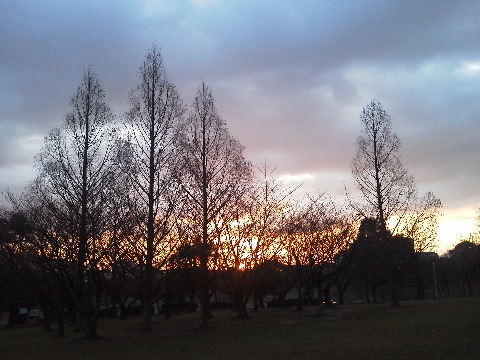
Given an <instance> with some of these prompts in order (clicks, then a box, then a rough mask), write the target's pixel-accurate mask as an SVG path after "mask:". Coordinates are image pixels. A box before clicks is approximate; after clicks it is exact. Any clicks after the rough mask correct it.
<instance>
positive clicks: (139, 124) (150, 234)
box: [126, 45, 185, 331]
mask: <svg viewBox="0 0 480 360" xmlns="http://www.w3.org/2000/svg"><path fill="white" fill-rule="evenodd" d="M184 112H185V108H184V106H183V104H182V101H181V99H180V97H179V95H178V92H177V90H176V88H175V86H174V85H173V84H172V83H171V82H170V81H169V80H168V79H167V76H166V74H165V69H164V65H163V60H162V56H161V54H160V51H159V50H158V49H157V47H156V46H155V45H153V46H152V48H151V49H150V50H149V51H148V53H147V55H146V56H145V60H144V62H143V64H142V66H141V67H140V84H139V85H138V86H137V87H136V88H135V89H134V90H133V91H132V93H131V95H130V109H129V111H128V112H127V114H126V119H127V121H128V130H129V137H130V141H131V143H132V146H131V159H132V160H131V162H130V163H129V164H128V165H129V168H128V169H127V170H126V171H127V172H128V173H129V174H131V176H132V178H133V180H134V181H133V183H134V184H135V186H134V188H133V190H134V191H136V196H137V197H138V199H139V213H138V228H139V234H140V236H141V238H139V239H138V242H139V244H138V245H140V246H141V247H142V248H143V249H142V250H141V253H142V254H143V257H144V261H142V263H143V264H144V276H145V279H144V282H143V307H144V310H143V322H142V330H147V331H150V330H151V329H152V323H151V316H152V314H151V303H152V283H153V277H154V267H153V264H154V261H155V259H156V256H161V259H164V260H166V259H167V258H168V256H169V253H170V251H171V247H170V246H169V244H167V243H168V242H169V241H170V240H172V238H171V237H169V233H170V229H171V227H172V226H173V225H172V217H173V215H174V213H175V205H176V200H177V197H176V195H177V194H178V188H176V184H177V182H175V181H173V178H172V171H171V170H172V166H171V164H172V161H174V158H173V157H172V154H173V136H174V129H175V127H176V125H177V123H178V121H179V120H180V119H181V118H182V116H183V114H184ZM142 238H143V239H144V242H145V243H144V244H143V243H141V241H142V240H141V239H142ZM160 251H162V252H161V253H160Z"/></svg>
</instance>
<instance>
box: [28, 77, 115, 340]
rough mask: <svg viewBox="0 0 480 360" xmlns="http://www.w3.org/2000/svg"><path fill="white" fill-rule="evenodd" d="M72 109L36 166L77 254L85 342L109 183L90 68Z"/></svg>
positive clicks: (102, 110) (93, 312) (105, 112)
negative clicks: (89, 278) (89, 282)
mask: <svg viewBox="0 0 480 360" xmlns="http://www.w3.org/2000/svg"><path fill="white" fill-rule="evenodd" d="M71 107H72V108H71V111H70V112H69V113H68V114H67V116H66V118H65V122H64V124H63V126H62V127H59V128H55V129H53V130H52V131H51V132H50V133H49V135H48V136H47V137H46V138H45V143H44V146H43V148H42V150H41V152H40V154H39V155H38V157H37V162H38V167H39V170H40V178H41V181H42V184H43V185H44V186H45V192H46V193H47V194H49V196H51V203H52V206H53V205H54V206H55V207H56V208H57V209H59V211H60V210H61V211H63V212H64V221H65V222H67V221H70V222H72V223H71V224H70V225H68V226H70V229H71V230H72V233H71V234H70V236H71V239H70V241H73V243H72V244H71V245H72V247H73V248H74V249H76V259H75V267H76V270H75V273H76V281H75V286H74V288H73V290H74V292H75V304H76V306H77V310H78V311H79V312H80V314H81V315H82V316H83V318H84V321H85V323H86V327H87V328H86V330H87V331H86V337H89V338H94V337H96V336H97V335H96V326H97V318H96V316H97V310H98V309H96V308H95V307H92V306H91V304H90V298H91V296H92V294H90V293H86V292H85V281H86V279H85V276H86V272H87V271H89V272H90V273H91V274H94V273H95V270H96V268H95V267H96V266H97V265H98V259H95V260H94V259H93V258H92V257H90V258H89V257H88V256H89V254H91V255H95V252H93V253H92V252H91V251H89V250H92V249H89V246H90V245H91V246H93V247H94V246H95V242H96V241H99V240H100V239H101V231H102V229H101V226H100V225H101V219H102V216H103V215H104V210H103V206H104V201H105V200H106V198H105V196H104V193H105V190H106V189H108V188H109V187H110V185H111V182H112V181H113V176H112V172H111V168H110V160H111V151H110V146H109V144H108V139H111V138H112V137H111V136H110V135H111V134H110V131H111V126H109V125H110V124H111V122H112V120H113V116H112V113H111V111H110V109H109V107H108V106H107V105H106V103H105V93H104V91H103V88H102V87H101V85H100V83H99V81H98V79H97V77H96V75H95V73H94V72H93V71H92V69H91V68H88V69H87V70H85V73H84V76H83V80H82V83H81V85H80V86H79V87H78V89H77V92H76V94H75V95H74V96H73V97H72V100H71ZM65 225H66V224H65ZM66 226H67V225H66ZM96 296H98V293H97V294H96Z"/></svg>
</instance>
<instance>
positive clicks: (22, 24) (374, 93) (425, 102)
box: [0, 0, 480, 249]
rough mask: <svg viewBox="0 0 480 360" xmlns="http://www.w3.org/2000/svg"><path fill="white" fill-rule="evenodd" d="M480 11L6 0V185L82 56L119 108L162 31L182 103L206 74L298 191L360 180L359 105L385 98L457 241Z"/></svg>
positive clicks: (0, 93) (61, 105) (60, 114)
mask: <svg viewBox="0 0 480 360" xmlns="http://www.w3.org/2000/svg"><path fill="white" fill-rule="evenodd" d="M479 19H480V2H478V1H463V0H461V1H453V0H452V1H407V0H403V1H387V0H378V1H358V0H354V1H353V0H352V1H313V0H312V1H290V0H285V1H260V0H259V1H253V0H252V1H247V0H244V1H240V0H239V1H233V0H231V1H227V0H191V1H188V0H185V1H173V0H171V1H169V0H150V1H140V0H139V1H133V0H132V1H126V0H125V1H121V0H115V1H114V0H111V1H108V0H103V1H96V0H83V1H73V0H72V1H65V0H56V1H54V0H46V1H36V0H30V1H29V0H24V1H20V0H2V1H1V3H0V190H5V189H6V188H10V189H12V190H14V191H18V190H20V189H21V188H22V187H23V186H25V185H26V184H27V183H28V181H30V180H32V179H33V177H34V174H35V173H34V170H33V164H34V161H33V160H34V156H35V154H37V153H38V151H39V150H40V147H41V145H42V143H43V137H44V136H45V135H46V134H47V132H48V130H49V129H50V128H52V127H54V126H56V125H58V124H60V123H61V122H62V121H63V118H64V116H65V114H66V113H67V111H68V110H69V100H70V98H71V96H72V95H73V94H74V92H75V90H76V88H77V86H78V85H79V84H80V81H81V78H82V75H83V70H84V68H85V67H86V66H88V65H91V66H92V67H93V69H94V70H95V72H96V73H97V75H98V77H99V79H100V82H101V83H102V85H103V87H104V89H105V91H106V94H107V102H108V103H109V105H110V107H111V108H112V109H113V111H114V112H115V114H116V115H118V116H121V114H122V113H123V112H124V111H125V110H126V108H127V104H128V102H127V99H128V94H129V91H130V90H131V89H132V88H133V87H134V86H135V85H136V84H137V82H138V68H139V66H140V65H141V62H142V60H143V57H144V56H145V53H146V51H147V49H148V48H149V47H150V46H151V45H152V43H153V42H156V43H157V44H158V46H159V47H161V52H162V55H163V58H164V63H165V67H166V71H167V74H168V77H169V78H170V80H171V81H172V82H173V83H174V84H175V85H176V86H177V88H178V89H179V92H180V94H181V96H182V97H183V99H184V101H185V103H186V104H190V103H191V102H192V100H193V97H194V94H195V92H196V90H197V88H198V86H199V84H200V82H201V81H202V80H205V82H206V83H207V84H209V85H211V87H212V90H213V94H214V97H215V99H216V102H217V107H218V110H219V112H220V114H221V115H222V116H223V117H224V118H225V120H226V121H227V123H228V126H229V129H230V132H231V133H232V134H233V136H235V137H236V138H238V139H239V140H240V142H241V143H242V144H243V145H244V146H245V148H246V151H245V155H246V157H247V158H248V159H250V160H251V161H253V162H254V163H255V162H261V161H263V160H267V161H268V162H269V163H271V164H273V165H274V166H275V167H276V168H277V173H278V174H284V175H288V177H287V178H286V179H287V180H289V181H295V180H301V181H303V182H304V188H306V189H314V188H317V189H322V190H329V191H330V192H332V193H340V192H341V191H342V188H343V187H344V186H347V187H349V188H350V187H353V186H354V185H353V183H352V179H351V174H350V162H351V159H352V158H353V156H354V154H355V141H356V139H357V137H358V136H359V135H360V129H361V127H360V120H359V114H360V112H361V110H362V108H363V107H364V106H365V105H366V104H367V103H368V102H369V101H370V100H372V99H375V100H377V101H380V102H381V103H382V105H383V107H384V109H385V110H386V111H387V113H389V114H390V116H391V118H392V123H393V130H394V132H396V133H397V134H398V136H399V137H400V139H401V141H402V149H401V156H402V161H403V164H404V166H405V167H406V168H407V169H408V170H409V171H410V173H411V174H412V175H413V176H414V177H415V179H416V182H417V184H418V187H419V190H420V192H426V191H432V192H433V193H434V194H435V195H436V197H437V198H440V199H441V200H442V202H443V204H444V216H443V217H442V219H441V225H440V240H441V244H442V247H441V248H442V249H445V248H447V247H451V245H452V244H455V243H456V241H457V240H458V238H459V237H460V236H462V235H466V234H468V233H469V232H471V231H473V230H474V229H475V208H476V207H478V206H480V190H479V187H478V184H479V179H480V161H479V160H480V21H479Z"/></svg>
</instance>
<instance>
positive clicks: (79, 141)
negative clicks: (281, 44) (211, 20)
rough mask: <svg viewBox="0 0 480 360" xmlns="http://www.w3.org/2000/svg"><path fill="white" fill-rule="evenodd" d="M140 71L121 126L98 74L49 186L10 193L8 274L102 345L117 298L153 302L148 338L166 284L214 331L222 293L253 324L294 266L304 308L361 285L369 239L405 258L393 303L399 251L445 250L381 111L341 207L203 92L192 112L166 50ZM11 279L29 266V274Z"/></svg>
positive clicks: (48, 176)
mask: <svg viewBox="0 0 480 360" xmlns="http://www.w3.org/2000/svg"><path fill="white" fill-rule="evenodd" d="M139 74H140V81H139V85H138V86H137V87H135V88H134V89H133V90H132V91H131V93H130V98H129V109H128V111H127V112H126V113H125V114H124V115H123V116H122V117H121V121H120V122H119V121H117V120H116V118H115V117H114V116H113V114H112V112H111V110H110V108H109V107H108V106H107V104H106V103H105V94H104V91H103V89H102V87H101V85H100V83H99V81H98V79H97V76H96V75H95V74H94V72H93V71H92V69H91V68H88V69H87V70H86V71H85V73H84V77H83V80H82V83H81V85H80V86H79V88H78V89H77V91H76V93H75V95H74V96H73V98H72V100H71V110H70V112H69V113H68V114H67V116H66V117H65V121H64V123H63V125H62V126H61V127H58V128H54V129H53V130H52V131H50V133H49V134H48V136H47V137H46V138H45V143H44V146H43V148H42V150H41V152H40V154H39V155H38V156H37V157H36V166H37V169H38V177H37V178H36V179H35V180H34V181H33V182H32V183H31V185H30V186H29V187H28V189H26V190H25V192H24V193H23V194H22V195H20V196H14V195H12V194H10V195H9V196H8V199H9V202H10V205H11V206H10V207H9V208H8V209H3V210H2V214H1V215H2V216H1V218H2V222H1V225H2V229H1V235H2V242H1V246H2V259H1V260H2V265H1V266H2V271H3V275H4V276H3V277H2V278H3V279H6V280H5V281H6V282H8V281H10V282H12V283H13V282H15V283H17V284H23V285H22V286H24V287H23V288H22V286H20V287H18V286H17V288H18V289H19V291H23V290H25V291H26V290H28V292H29V293H31V292H34V293H35V294H36V296H37V297H38V300H37V301H38V302H40V303H41V305H42V309H43V310H44V312H45V309H48V308H51V309H54V310H55V312H58V313H59V314H63V310H64V308H65V307H67V308H69V309H70V311H71V313H75V314H76V315H77V319H76V325H77V327H81V326H83V325H85V328H86V336H87V337H90V338H94V337H96V336H97V335H96V328H97V322H98V316H99V312H100V310H101V308H102V306H101V305H102V301H103V300H102V299H105V294H107V293H108V298H109V299H110V301H111V302H112V303H114V304H115V305H116V306H118V307H120V309H125V307H126V305H127V303H128V302H129V301H132V300H135V299H138V300H140V301H141V302H142V304H143V316H142V319H143V321H142V330H151V328H152V323H151V318H152V306H151V305H152V304H153V303H154V302H156V301H157V300H158V296H159V295H158V294H159V291H158V289H159V286H163V288H164V289H170V290H168V291H164V292H163V295H162V297H163V298H162V299H163V301H164V302H165V303H167V304H168V303H170V302H171V300H172V297H173V296H174V293H175V291H173V290H172V289H174V288H178V287H179V286H180V285H179V284H180V283H182V284H183V285H181V286H180V287H183V288H184V289H187V288H188V289H189V291H187V292H184V293H185V294H186V293H189V294H190V298H192V299H193V298H196V299H198V301H199V302H200V307H201V314H202V325H203V326H206V325H207V321H208V318H209V317H210V316H211V312H210V298H211V296H212V293H213V292H214V290H215V289H217V288H218V289H220V290H221V291H223V292H224V293H226V294H228V295H229V296H230V298H231V299H232V300H233V301H234V302H235V304H236V307H237V309H238V311H239V315H240V316H246V314H247V313H246V305H247V302H248V301H249V299H251V298H252V297H253V298H254V302H255V304H257V305H258V306H260V304H261V303H262V299H263V296H264V295H265V294H266V293H267V292H268V291H267V288H268V287H269V286H270V287H271V283H272V281H273V280H272V279H275V278H276V279H277V280H275V281H276V283H277V284H281V283H282V282H283V283H284V282H285V280H282V278H281V277H278V274H280V273H283V274H286V273H287V272H286V271H284V270H285V269H286V268H284V267H285V266H286V267H287V268H288V269H296V270H295V271H294V272H293V273H291V274H292V275H291V276H294V277H295V279H296V280H295V281H296V282H295V283H296V284H297V285H296V286H297V289H298V292H299V298H304V297H306V296H307V295H308V294H309V293H311V290H312V289H314V288H316V289H317V291H318V293H323V294H324V297H325V299H326V300H328V297H329V295H328V294H329V289H330V288H331V287H333V286H334V284H337V285H339V284H341V283H342V281H344V285H343V288H345V287H346V285H348V282H349V280H348V277H345V276H344V275H345V274H347V272H346V270H347V268H348V267H349V265H350V264H353V263H354V262H355V261H354V260H353V259H354V256H353V254H357V255H356V256H357V259H358V258H365V256H366V255H365V254H364V252H365V246H363V247H362V246H360V247H359V248H360V249H363V250H358V249H355V247H353V246H352V243H358V244H360V243H361V242H362V241H363V240H358V241H356V242H354V240H355V239H356V238H358V239H360V238H361V237H362V236H363V237H365V238H366V239H367V238H368V239H370V238H376V239H378V243H379V244H381V246H384V247H383V248H384V249H387V248H388V249H393V250H392V251H391V254H390V253H389V254H390V255H388V257H387V258H388V259H389V260H388V266H389V267H390V270H389V274H390V277H391V278H390V281H391V283H392V284H393V285H392V288H393V289H394V290H393V292H392V294H395V293H396V291H395V281H396V274H397V272H398V266H399V264H397V263H396V262H397V261H400V260H398V259H400V258H399V257H398V256H397V254H398V253H401V251H400V250H398V249H396V245H395V246H393V245H392V246H391V245H390V244H397V243H399V241H397V240H398V236H397V237H395V236H394V235H395V234H402V236H403V237H402V238H403V239H405V238H408V239H411V241H413V243H412V244H413V245H412V246H413V247H414V249H415V251H417V252H421V251H425V250H429V249H433V248H434V246H435V240H436V227H437V224H436V218H437V216H438V214H439V210H440V208H441V203H440V201H439V200H438V199H436V198H435V197H434V196H433V194H431V193H427V194H426V195H425V196H424V197H419V196H418V194H417V190H416V187H415V182H414V180H413V178H412V177H411V176H410V175H409V174H408V172H407V171H406V170H405V169H404V168H403V166H402V164H401V162H400V160H399V157H398V150H399V148H400V143H399V140H398V137H397V136H396V135H395V134H392V133H391V121H390V118H389V117H388V115H387V114H386V113H385V111H384V110H383V108H382V107H381V105H380V104H379V103H376V102H371V103H370V104H368V106H367V107H366V108H365V109H364V111H363V113H362V116H361V121H362V124H363V125H364V131H363V136H361V137H360V138H359V140H358V151H357V155H356V157H355V159H354V161H353V162H352V173H353V176H354V178H355V180H356V181H357V184H358V185H359V189H360V190H361V193H362V195H363V196H362V199H363V201H362V202H359V201H357V199H352V198H351V197H348V201H346V202H345V204H346V205H345V204H344V205H339V204H337V203H336V202H335V201H333V200H332V199H331V198H330V197H329V196H328V195H327V194H322V195H315V196H307V197H305V198H303V199H298V198H297V199H296V200H295V201H293V200H292V193H293V192H294V191H295V190H296V189H295V188H291V187H286V186H284V185H283V184H282V183H281V181H279V179H278V178H276V177H275V176H274V174H273V170H272V168H271V167H270V166H269V165H267V164H260V165H258V166H253V165H252V164H251V163H250V162H249V161H248V160H246V159H245V158H244V156H243V147H242V145H241V144H240V143H239V142H238V140H236V139H235V138H233V137H232V136H231V135H230V134H229V132H228V129H227V126H226V123H225V121H224V120H223V119H222V118H221V117H220V115H219V113H218V111H217V109H216V107H215V103H214V98H213V95H212V92H211V90H210V88H209V87H208V86H207V85H206V84H205V83H202V84H201V85H200V87H199V89H198V91H197V94H196V96H195V99H194V101H193V103H192V105H191V106H190V107H189V108H187V107H186V106H185V105H184V104H183V102H182V100H181V97H180V96H179V94H178V92H177V90H176V88H175V86H174V85H173V84H172V83H171V82H169V80H168V77H167V76H166V73H165V69H164V65H163V60H162V57H161V54H160V52H159V51H158V49H157V48H156V47H155V46H153V47H152V48H151V49H150V50H149V52H148V53H147V55H146V57H145V59H144V62H143V64H142V66H141V67H140V71H139ZM361 218H366V219H373V220H371V222H373V223H371V224H370V225H368V221H363V222H362V224H364V227H365V226H366V227H367V228H368V227H369V226H370V228H371V227H372V226H373V228H374V231H373V232H372V230H371V229H370V230H368V231H367V230H365V231H363V230H362V227H360V232H359V234H363V235H358V236H357V233H358V228H359V223H360V219H361ZM367 225H368V226H367ZM362 231H363V232H362ZM392 239H397V240H396V241H395V242H392V241H394V240H392ZM409 241H410V240H409ZM364 242H365V241H364ZM366 242H367V243H370V242H368V241H366ZM400 242H401V241H400ZM407 242H408V241H407ZM387 243H388V246H387V245H386V244H387ZM403 243H406V242H405V241H404V242H403ZM381 246H380V247H379V248H382V247H381ZM357 247H358V246H357ZM400 247H402V245H400ZM413 247H412V251H413ZM362 251H363V253H362ZM402 261H403V260H402ZM357 263H358V261H357ZM392 264H393V265H392ZM395 264H396V265H395ZM394 265H395V266H394ZM12 269H20V270H18V271H15V277H11V276H8V274H10V272H11V271H12ZM282 269H283V270H282ZM219 274H221V276H219ZM305 274H309V275H308V276H305ZM180 275H181V276H180ZM267 275H268V276H267ZM342 276H343V277H342ZM14 278H15V281H14V280H12V279H14ZM179 279H182V282H180V280H179ZM20 280H21V281H20ZM264 280H265V281H264ZM267 280H268V281H267ZM186 284H187V285H188V286H187V285H186ZM10 285H12V284H10ZM277 288H278V286H277ZM339 288H340V289H342V285H339ZM127 289H129V290H128V291H127ZM132 289H134V291H132ZM290 289H291V287H288V286H284V290H283V293H284V294H286V292H285V291H288V290H290ZM270 293H271V292H270ZM281 293H282V292H281V291H277V295H279V294H280V295H281ZM12 296H14V295H13V294H12ZM281 296H283V295H281ZM281 296H280V297H281ZM47 298H48V301H47V300H46V299H47ZM393 299H394V302H395V303H397V304H398V298H397V297H395V296H394V297H393ZM42 302H43V303H42ZM52 311H53V310H52Z"/></svg>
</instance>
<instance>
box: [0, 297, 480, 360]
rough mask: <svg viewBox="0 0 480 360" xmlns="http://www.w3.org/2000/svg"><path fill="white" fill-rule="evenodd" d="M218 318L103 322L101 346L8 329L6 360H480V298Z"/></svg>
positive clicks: (2, 342)
mask: <svg viewBox="0 0 480 360" xmlns="http://www.w3.org/2000/svg"><path fill="white" fill-rule="evenodd" d="M214 316H215V317H214V318H213V319H211V321H210V326H211V328H209V329H208V330H205V331H199V330H198V328H197V326H198V325H199V324H200V314H199V313H194V314H182V315H179V316H174V317H173V318H171V319H164V318H161V317H155V318H154V331H153V332H151V333H143V332H139V331H138V329H139V327H140V326H139V324H140V318H138V317H132V318H130V319H129V320H126V321H120V320H102V321H101V322H100V324H99V328H98V333H99V334H100V335H102V336H104V339H103V340H96V341H92V340H84V339H81V335H82V334H80V333H73V332H71V330H70V329H68V328H67V329H66V333H67V336H66V337H65V338H56V337H55V335H56V334H55V333H53V332H52V333H44V332H42V327H41V326H17V327H15V328H13V329H1V330H0V359H62V360H67V359H275V360H278V359H480V297H474V298H455V299H442V300H440V301H419V302H403V303H402V304H401V308H390V307H389V305H388V304H361V305H347V306H337V308H336V309H334V310H332V311H329V312H328V314H327V316H318V315H317V309H316V308H314V307H306V308H305V310H304V311H303V312H297V311H295V310H294V309H284V310H279V309H265V310H261V311H260V312H258V313H251V317H250V318H249V319H246V320H238V319H234V316H235V314H234V313H232V312H231V311H225V310H222V311H217V312H214Z"/></svg>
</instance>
